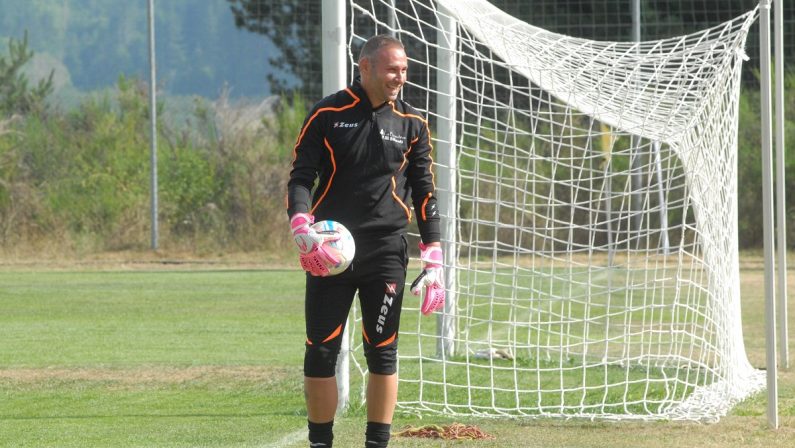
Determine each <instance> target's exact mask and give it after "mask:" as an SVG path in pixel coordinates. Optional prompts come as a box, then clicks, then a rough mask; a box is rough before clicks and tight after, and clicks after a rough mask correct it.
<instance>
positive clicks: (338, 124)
mask: <svg viewBox="0 0 795 448" xmlns="http://www.w3.org/2000/svg"><path fill="white" fill-rule="evenodd" d="M357 126H359V123H346V122H344V121H335V122H334V128H355V127H357Z"/></svg>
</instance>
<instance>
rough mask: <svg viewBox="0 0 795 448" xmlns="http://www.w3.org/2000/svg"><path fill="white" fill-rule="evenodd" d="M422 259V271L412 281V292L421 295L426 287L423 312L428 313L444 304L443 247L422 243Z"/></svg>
mask: <svg viewBox="0 0 795 448" xmlns="http://www.w3.org/2000/svg"><path fill="white" fill-rule="evenodd" d="M420 260H421V261H422V262H423V267H422V272H421V273H420V275H419V276H417V278H416V279H415V280H414V281H413V282H412V283H411V293H412V294H414V295H415V296H418V295H420V292H421V291H422V287H423V286H424V287H425V295H424V296H423V298H422V307H420V311H422V314H425V315H428V314H431V313H432V312H434V311H436V310H438V309H439V308H441V307H442V306H444V269H443V268H442V263H443V261H442V260H443V258H442V248H441V247H439V246H426V245H425V244H422V243H420Z"/></svg>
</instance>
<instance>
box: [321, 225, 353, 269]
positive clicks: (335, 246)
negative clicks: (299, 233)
mask: <svg viewBox="0 0 795 448" xmlns="http://www.w3.org/2000/svg"><path fill="white" fill-rule="evenodd" d="M312 228H313V229H315V232H317V233H319V234H321V235H337V236H339V237H340V238H339V239H338V240H336V241H326V242H325V243H323V247H325V248H326V249H327V250H328V251H329V252H330V253H332V254H333V255H334V256H335V257H336V258H337V259H338V260H339V263H338V264H337V265H336V266H329V274H328V275H329V276H332V275H337V274H340V273H342V272H343V271H344V270H346V269H348V266H350V265H351V262H352V261H353V256H354V255H355V254H356V243H354V242H353V235H351V232H349V231H348V229H346V228H345V226H343V225H342V224H340V223H338V222H337V221H331V220H328V219H327V220H325V221H320V222H316V223H314V224H312Z"/></svg>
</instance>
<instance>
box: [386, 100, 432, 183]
mask: <svg viewBox="0 0 795 448" xmlns="http://www.w3.org/2000/svg"><path fill="white" fill-rule="evenodd" d="M392 112H394V113H395V114H397V115H400V116H401V117H404V118H416V119H418V120H420V121H421V122H422V123H423V124H424V125H425V129H427V130H428V146H430V147H431V151H430V152H429V153H428V158H429V159H431V164H430V165H429V166H428V172H430V173H431V185H433V189H434V190H436V176H435V175H434V174H433V157H432V156H431V153H432V152H433V143H431V141H432V139H431V128H430V126H428V120H426V119H424V118H422V117H421V116H419V115H415V114H404V113H402V112H399V111H398V110H397V109H395V103H394V102H392ZM414 142H416V140H414V141H413V142H411V143H412V145H413V144H414ZM406 154H408V153H406Z"/></svg>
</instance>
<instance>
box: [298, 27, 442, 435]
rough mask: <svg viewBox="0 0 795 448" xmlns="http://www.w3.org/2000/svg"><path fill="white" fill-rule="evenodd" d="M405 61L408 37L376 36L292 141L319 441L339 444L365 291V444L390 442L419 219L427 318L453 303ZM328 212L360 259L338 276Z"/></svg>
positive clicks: (425, 144)
mask: <svg viewBox="0 0 795 448" xmlns="http://www.w3.org/2000/svg"><path fill="white" fill-rule="evenodd" d="M407 68H408V60H407V58H406V52H405V49H404V47H403V45H402V44H401V43H400V41H398V40H396V39H394V38H393V37H391V36H387V35H379V36H375V37H373V38H371V39H369V40H368V41H367V42H366V43H365V45H364V46H363V47H362V50H361V53H360V56H359V72H360V77H359V78H357V79H356V80H355V81H354V82H353V84H351V85H350V86H348V87H347V88H345V89H343V90H341V91H339V92H337V93H335V94H333V95H331V96H328V97H326V98H324V99H323V100H321V101H320V102H318V103H317V104H316V105H315V106H314V107H313V108H312V110H311V111H310V112H309V114H308V115H307V118H306V120H305V121H304V124H303V127H302V129H301V131H300V133H299V136H298V141H297V143H296V146H295V149H294V161H293V169H292V171H291V172H290V180H289V183H288V187H287V213H288V216H289V217H290V225H291V228H292V231H293V237H294V239H295V241H296V244H297V246H298V248H299V259H300V261H301V266H302V268H303V269H304V270H306V271H307V272H308V274H307V277H306V307H305V308H306V335H307V340H306V353H305V356H304V390H305V395H306V406H307V415H308V426H309V442H310V446H312V447H331V446H332V440H333V433H332V426H333V424H334V413H335V411H336V407H337V385H336V378H335V377H334V369H335V363H336V360H337V354H338V353H339V349H340V339H341V337H340V335H341V333H342V331H343V330H344V325H345V321H346V318H347V316H348V312H349V310H350V306H351V303H352V302H353V297H354V295H355V293H356V291H358V292H359V299H360V302H361V313H362V339H363V343H364V354H365V358H366V359H367V367H368V370H369V377H368V382H367V392H366V395H367V429H366V432H365V436H366V441H365V446H366V447H370V448H377V447H386V446H387V443H388V442H389V436H390V427H391V423H392V415H393V412H394V409H395V403H396V401H397V388H398V380H397V374H396V371H397V370H396V367H397V343H398V327H399V323H400V311H401V305H402V301H403V287H404V284H405V280H406V268H407V264H408V247H407V246H408V244H407V242H406V236H405V234H406V227H407V225H408V223H409V222H411V220H412V219H416V220H417V224H418V227H419V231H420V236H421V239H422V243H420V250H421V255H420V259H421V260H422V261H423V263H424V266H423V267H424V269H423V272H422V274H421V275H420V277H418V280H419V281H417V282H415V283H417V285H418V286H417V287H416V288H413V289H412V292H413V293H414V294H419V292H420V287H421V286H425V294H424V297H423V304H422V311H423V313H425V314H429V313H431V312H433V311H434V310H436V309H438V308H439V307H441V306H442V304H443V303H444V289H443V283H444V282H443V279H442V276H443V273H442V250H441V247H440V244H439V214H438V212H437V208H436V198H435V196H434V189H435V186H434V183H433V172H432V170H431V168H432V165H433V160H432V159H431V149H432V147H431V141H430V131H429V129H428V122H427V121H426V120H425V119H424V118H423V117H422V116H421V115H420V113H419V112H417V111H416V110H415V109H414V108H413V107H411V106H409V105H408V104H407V103H405V102H404V101H402V100H400V99H398V94H399V93H400V90H401V88H402V87H403V84H404V83H405V82H406V71H407ZM316 180H318V183H317V186H316V187H314V185H315V181H316ZM313 187H314V193H312V189H313ZM409 198H410V199H411V201H412V203H413V205H414V213H412V211H411V209H410V208H409V206H408V205H407V204H408V201H409ZM325 219H331V220H334V221H337V222H340V223H342V224H343V225H344V226H345V227H347V228H348V229H349V230H350V232H351V234H352V235H353V237H354V240H355V242H356V256H355V257H354V260H353V262H352V264H351V266H350V267H349V268H348V269H347V270H346V271H344V272H343V273H341V274H339V275H336V276H327V274H328V266H330V265H331V264H332V263H333V261H334V260H333V256H332V255H330V254H329V253H326V251H324V250H323V237H322V236H321V235H318V234H317V233H316V232H314V230H313V229H311V227H310V226H311V224H312V223H313V222H315V220H317V221H320V220H325Z"/></svg>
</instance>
